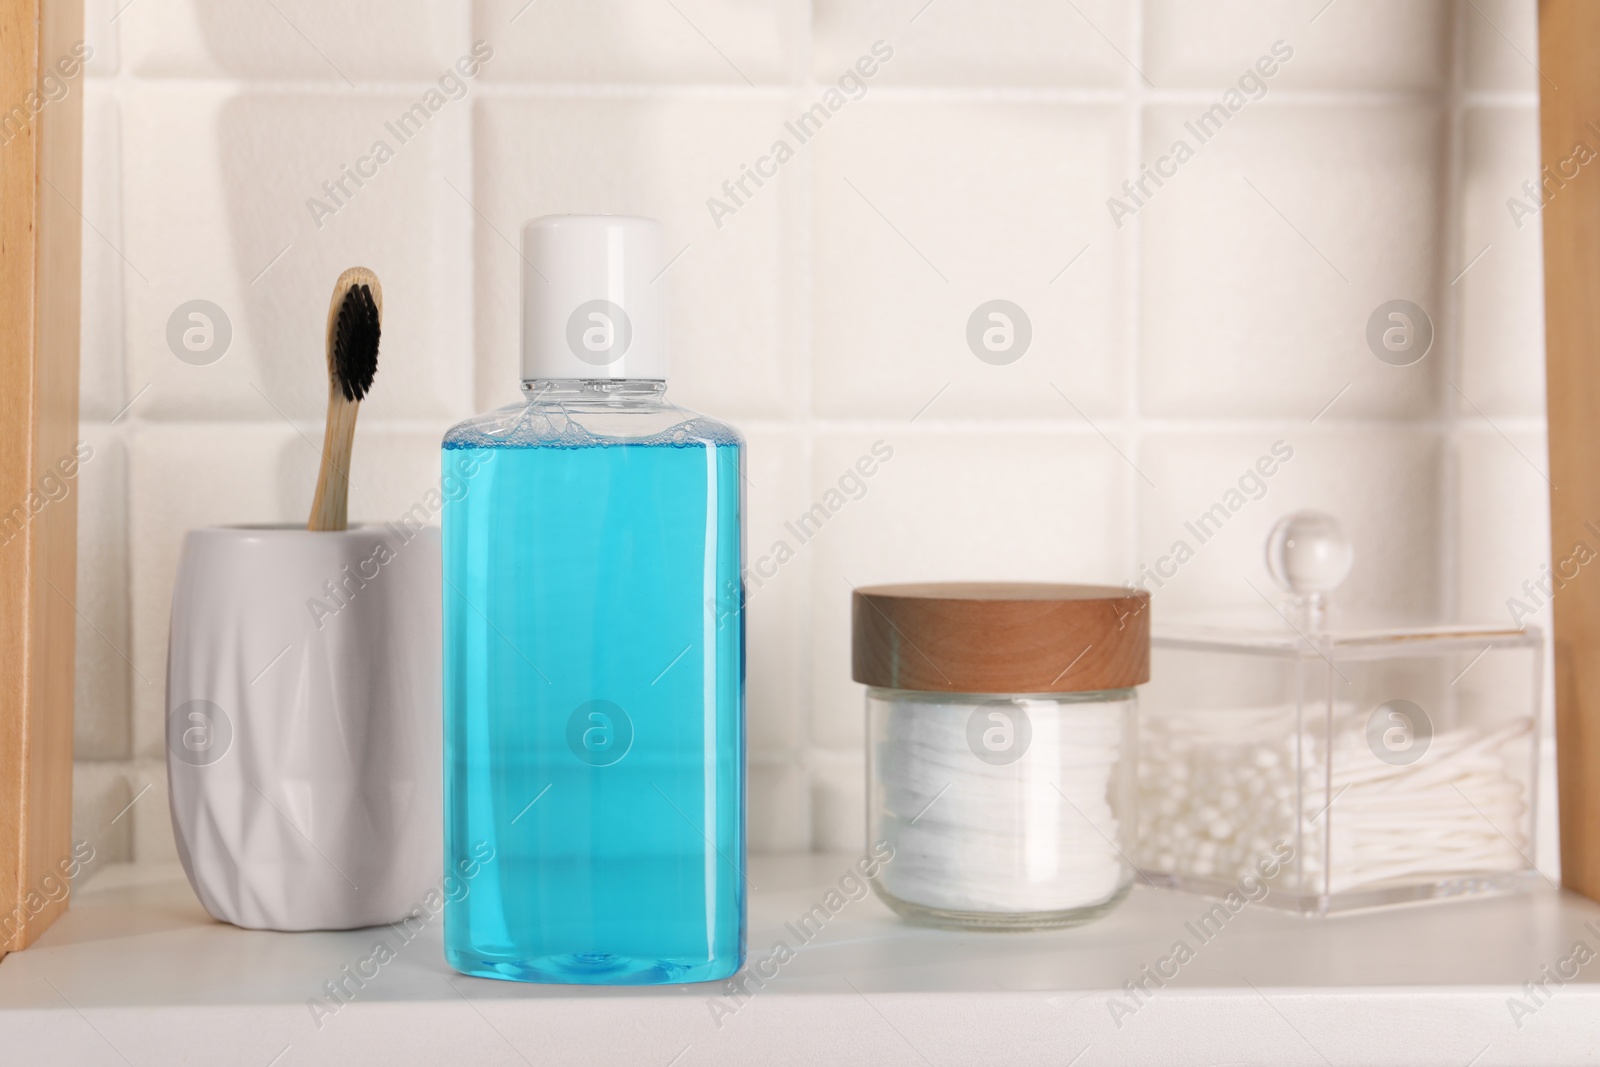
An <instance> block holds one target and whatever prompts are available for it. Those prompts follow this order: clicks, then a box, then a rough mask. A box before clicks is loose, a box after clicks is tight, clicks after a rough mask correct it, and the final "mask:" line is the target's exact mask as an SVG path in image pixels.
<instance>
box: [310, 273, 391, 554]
mask: <svg viewBox="0 0 1600 1067" xmlns="http://www.w3.org/2000/svg"><path fill="white" fill-rule="evenodd" d="M358 286H365V287H366V288H367V290H368V291H369V292H370V294H371V304H372V311H373V314H374V321H373V322H372V323H371V327H370V330H369V331H367V332H362V331H360V330H356V331H354V332H353V333H352V330H351V325H350V321H349V316H347V318H346V321H345V326H344V329H345V333H344V335H343V337H342V338H341V332H340V331H341V325H340V312H341V311H348V312H350V313H351V314H355V315H359V314H360V312H361V311H362V309H363V308H364V307H366V302H365V301H364V300H362V299H360V298H361V297H362V296H363V295H364V294H362V293H352V290H354V289H356V288H357V287H358ZM347 300H348V302H349V303H350V305H351V307H350V308H348V309H347V308H346V303H347ZM382 316H383V289H382V287H380V286H379V284H378V276H377V275H376V274H374V273H372V271H370V270H368V269H367V268H365V267H351V268H350V269H349V270H347V271H345V272H344V273H343V274H341V275H339V280H338V281H337V282H336V283H334V287H333V298H332V300H330V301H329V302H328V330H327V357H328V421H327V426H326V428H325V429H324V431H323V435H322V468H321V470H320V472H319V473H318V474H317V495H316V497H315V499H314V500H313V501H312V503H311V520H310V521H309V522H308V523H306V529H308V530H343V529H345V528H347V526H348V525H349V515H348V511H349V502H350V453H351V450H352V447H353V445H354V443H355V436H356V415H357V414H358V413H359V412H360V410H361V398H362V397H363V396H364V395H365V394H366V390H367V388H368V386H370V384H371V381H372V374H373V372H374V371H375V370H376V366H377V345H378V325H379V323H380V322H381V319H382ZM368 341H370V352H357V353H356V354H355V360H354V361H355V363H356V365H357V368H356V369H355V370H354V371H352V369H351V367H350V366H348V365H346V366H343V367H341V366H340V361H339V360H338V359H337V358H336V349H337V346H339V345H340V344H343V345H345V346H346V347H347V348H348V347H350V346H351V345H352V342H354V347H356V348H363V347H365V346H366V343H367V342H368ZM368 356H370V360H367V357H368ZM349 361H350V356H349V354H348V353H347V354H346V362H347V363H348V362H349ZM364 361H366V362H369V363H370V366H367V365H366V364H365V363H364ZM363 367H364V368H365V369H364V372H363V369H362V368H363ZM352 375H354V380H352ZM352 391H353V392H354V394H355V396H354V398H352V397H351V396H350V395H349V393H350V392H352Z"/></svg>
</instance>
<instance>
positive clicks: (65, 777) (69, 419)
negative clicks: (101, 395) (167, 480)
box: [0, 0, 83, 956]
mask: <svg viewBox="0 0 1600 1067" xmlns="http://www.w3.org/2000/svg"><path fill="white" fill-rule="evenodd" d="M82 41H83V2H82V0H0V956H3V955H4V954H5V953H6V952H7V951H13V950H16V949H20V948H24V947H26V946H27V945H29V944H31V943H32V942H33V941H34V940H35V939H36V938H37V937H38V936H39V934H40V933H41V932H43V930H44V929H45V927H47V926H49V925H50V923H51V922H52V921H53V920H54V919H55V918H56V917H57V916H58V915H59V914H60V913H61V912H62V911H63V910H64V909H65V908H66V892H67V890H66V885H65V883H64V881H63V879H62V871H63V870H65V869H66V867H65V866H63V865H64V864H67V863H70V858H71V847H72V843H71V833H72V701H73V638H74V630H75V617H76V609H75V608H74V606H73V601H74V598H75V597H76V595H77V580H76V579H77V547H78V537H77V533H78V506H77V480H76V477H75V473H76V462H75V460H76V456H77V441H78V301H79V286H80V268H81V264H80V262H79V260H80V246H79V239H80V232H81V230H80V226H81V219H82V216H81V214H80V213H79V207H78V205H79V203H80V201H81V200H82V186H83V181H82V177H83V70H82V65H81V61H79V62H76V63H75V62H73V61H72V60H73V57H74V56H75V54H76V55H77V56H79V57H81V55H82V51H81V49H82ZM64 58H65V59H67V60H68V62H67V63H66V65H65V67H62V66H58V64H60V63H62V61H63V59H64ZM74 67H75V68H76V73H75V75H74V76H72V77H62V76H61V71H62V70H63V69H72V68H74ZM47 77H48V78H49V79H50V80H49V81H48V82H46V78H47ZM42 85H43V86H44V89H45V91H41V86H42ZM62 85H64V86H65V90H66V91H65V93H64V94H63V93H62V92H61V91H60V86H62Z"/></svg>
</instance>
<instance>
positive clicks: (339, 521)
mask: <svg viewBox="0 0 1600 1067" xmlns="http://www.w3.org/2000/svg"><path fill="white" fill-rule="evenodd" d="M360 410H361V401H359V400H346V399H345V396H344V390H343V389H341V388H340V387H339V386H338V384H337V383H335V384H333V385H330V386H329V388H328V422H327V427H326V428H325V429H324V430H323V434H322V469H321V470H320V471H319V472H318V474H317V495H316V497H315V498H314V499H313V500H312V502H311V521H310V522H308V523H307V524H306V529H308V530H343V529H345V528H346V527H348V526H349V507H350V453H351V451H352V446H353V445H354V444H355V439H356V415H357V413H359V412H360Z"/></svg>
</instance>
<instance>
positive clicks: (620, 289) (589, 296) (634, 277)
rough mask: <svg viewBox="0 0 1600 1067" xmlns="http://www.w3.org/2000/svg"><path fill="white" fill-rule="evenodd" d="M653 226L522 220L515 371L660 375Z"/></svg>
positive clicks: (660, 313)
mask: <svg viewBox="0 0 1600 1067" xmlns="http://www.w3.org/2000/svg"><path fill="white" fill-rule="evenodd" d="M662 244H663V242H662V231H661V223H659V222H657V221H656V220H655V219H642V218H637V217H634V216H630V215H546V216H544V217H543V218H537V219H533V220H532V221H530V222H528V223H527V224H526V225H524V226H523V227H522V260H523V263H522V378H523V380H524V381H531V380H533V379H535V378H569V379H570V378H587V379H620V378H643V379H651V380H656V381H662V380H665V379H666V377H667V323H666V301H665V299H664V297H665V294H664V293H663V292H662V289H661V287H660V286H658V285H656V284H655V280H656V278H657V276H658V275H659V274H660V273H661V269H662V267H664V266H665V265H666V264H665V262H664V261H663V259H662V254H661V252H662Z"/></svg>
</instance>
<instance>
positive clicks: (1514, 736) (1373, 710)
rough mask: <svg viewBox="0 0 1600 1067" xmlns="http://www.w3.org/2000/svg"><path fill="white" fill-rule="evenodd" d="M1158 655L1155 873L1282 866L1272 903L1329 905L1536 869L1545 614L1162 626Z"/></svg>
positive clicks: (1241, 873) (1207, 889)
mask: <svg viewBox="0 0 1600 1067" xmlns="http://www.w3.org/2000/svg"><path fill="white" fill-rule="evenodd" d="M1151 655H1152V666H1151V677H1152V680H1151V682H1150V684H1149V685H1148V686H1147V687H1146V689H1145V692H1144V694H1143V696H1142V697H1141V705H1142V706H1141V709H1140V768H1139V822H1140V825H1139V845H1138V852H1137V863H1138V865H1139V867H1140V869H1141V870H1142V871H1143V872H1144V873H1145V874H1146V875H1147V876H1148V877H1149V878H1150V880H1151V881H1153V882H1154V883H1155V884H1157V885H1167V886H1171V887H1174V888H1180V889H1186V890H1190V891H1194V892H1200V893H1205V894H1208V895H1219V896H1221V895H1226V894H1227V893H1229V892H1230V891H1236V890H1237V889H1238V887H1239V882H1240V879H1241V878H1246V879H1256V878H1259V877H1260V872H1261V871H1263V870H1266V871H1273V870H1274V869H1275V875H1274V877H1272V878H1271V879H1269V885H1270V890H1269V892H1268V893H1267V895H1266V897H1265V898H1264V899H1263V900H1262V903H1264V904H1266V905H1268V906H1274V907H1279V908H1285V909H1289V910H1293V911H1297V912H1301V913H1304V914H1310V915H1326V914H1331V913H1336V912H1343V911H1349V910H1354V909H1359V908H1366V907H1375V906H1379V905H1387V904H1398V903H1404V902H1408V901H1418V900H1426V899H1432V898H1443V897H1454V896H1460V895H1463V894H1472V893H1484V892H1497V891H1505V890H1510V889H1515V888H1519V887H1521V886H1524V885H1527V884H1528V883H1529V882H1530V881H1531V880H1532V879H1533V878H1535V877H1537V872H1536V871H1535V868H1534V865H1533V842H1534V809H1535V801H1536V797H1537V765H1538V751H1539V745H1538V737H1539V706H1540V681H1541V678H1542V674H1543V663H1544V659H1543V649H1542V638H1541V636H1540V634H1539V633H1538V631H1536V630H1532V629H1529V630H1512V629H1504V628H1500V629H1490V628H1481V629H1472V628H1454V629H1451V628H1436V629H1426V630H1415V629H1413V630H1388V631H1366V632H1338V631H1333V632H1315V636H1312V635H1311V634H1310V633H1307V632H1306V631H1305V630H1301V629H1298V628H1295V627H1293V626H1292V625H1284V626H1280V627H1277V628H1275V629H1266V630H1256V631H1249V630H1226V629H1220V628H1215V627H1207V628H1187V629H1185V628H1170V627H1169V628H1165V629H1162V628H1158V629H1157V631H1156V633H1155V634H1154V635H1153V639H1152V652H1151ZM1244 888H1245V889H1246V890H1251V889H1253V888H1254V883H1253V882H1251V881H1247V882H1246V883H1245V886H1244ZM1247 895H1248V894H1247Z"/></svg>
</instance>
